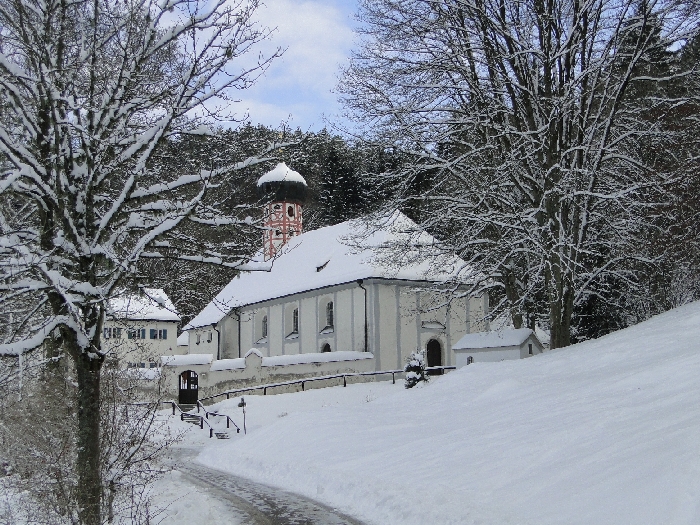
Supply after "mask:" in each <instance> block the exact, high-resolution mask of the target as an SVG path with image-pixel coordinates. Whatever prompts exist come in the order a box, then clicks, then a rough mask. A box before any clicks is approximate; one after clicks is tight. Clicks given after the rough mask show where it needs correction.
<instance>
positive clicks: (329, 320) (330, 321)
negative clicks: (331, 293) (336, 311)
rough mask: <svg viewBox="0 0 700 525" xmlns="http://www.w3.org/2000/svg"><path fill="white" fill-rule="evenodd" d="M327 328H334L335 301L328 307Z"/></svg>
mask: <svg viewBox="0 0 700 525" xmlns="http://www.w3.org/2000/svg"><path fill="white" fill-rule="evenodd" d="M326 326H327V327H328V328H333V301H330V302H329V303H328V304H327V305H326Z"/></svg>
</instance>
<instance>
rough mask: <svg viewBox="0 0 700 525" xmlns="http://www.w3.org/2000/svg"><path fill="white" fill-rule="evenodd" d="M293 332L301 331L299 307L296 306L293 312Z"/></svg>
mask: <svg viewBox="0 0 700 525" xmlns="http://www.w3.org/2000/svg"><path fill="white" fill-rule="evenodd" d="M292 333H293V334H298V333H299V308H295V309H294V311H293V312H292Z"/></svg>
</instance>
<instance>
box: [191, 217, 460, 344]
mask: <svg viewBox="0 0 700 525" xmlns="http://www.w3.org/2000/svg"><path fill="white" fill-rule="evenodd" d="M366 230H367V225H366V223H364V222H362V221H361V220H352V221H346V222H343V223H340V224H336V225H335V226H327V227H325V228H320V229H318V230H313V231H309V232H306V233H303V234H302V235H299V236H297V237H293V238H292V239H291V240H290V241H289V242H288V243H287V244H286V245H285V246H284V248H283V249H282V250H281V255H280V256H279V257H278V258H277V259H275V260H274V262H273V264H272V270H271V271H269V272H264V271H261V272H246V273H241V274H239V275H238V276H237V277H235V278H234V279H233V280H231V282H230V283H229V284H228V285H226V287H225V288H224V289H223V290H222V291H221V292H219V294H218V295H217V296H216V297H215V298H214V300H213V301H211V302H210V303H209V304H208V305H207V306H206V307H205V308H204V309H203V310H202V311H201V312H200V313H199V314H198V315H197V316H196V317H195V318H194V319H192V321H190V323H189V324H188V325H187V326H186V327H185V328H184V329H185V330H190V329H193V328H198V327H201V326H207V325H211V324H215V323H218V322H219V321H220V320H221V319H222V318H223V317H224V316H225V315H226V314H228V313H229V312H230V311H231V310H232V309H233V308H238V307H242V306H246V305H250V304H255V303H259V302H262V301H267V300H270V299H275V298H278V297H285V296H288V295H293V294H297V293H301V292H305V291H309V290H317V289H319V288H324V287H327V286H334V285H338V284H344V283H352V282H354V281H357V280H358V279H372V278H384V279H400V280H408V281H423V282H425V281H428V282H442V281H445V280H447V279H450V278H458V279H460V280H463V281H464V282H466V281H467V280H468V279H469V278H471V277H472V275H471V270H470V269H469V268H468V267H467V265H466V263H465V262H464V261H463V260H462V259H460V258H458V257H456V256H455V255H452V254H450V255H442V256H436V255H435V250H433V252H432V254H433V257H426V256H425V252H426V251H429V250H430V246H431V244H434V242H435V240H434V239H433V237H431V236H430V235H428V234H427V233H425V232H420V230H418V228H417V226H416V224H415V223H414V222H413V221H411V220H410V219H409V218H408V217H406V216H405V215H403V214H402V213H400V212H396V213H394V214H393V215H392V216H391V217H389V218H387V219H385V220H384V221H383V222H382V223H381V224H380V225H379V227H377V228H373V229H372V231H371V232H369V233H367V235H366V236H363V237H361V238H360V237H357V235H359V234H362V232H363V231H366ZM404 237H406V239H405V241H406V243H407V244H408V243H411V244H412V245H415V243H416V242H420V247H421V248H420V249H416V251H415V252H413V251H411V250H402V251H401V254H400V256H398V255H397V252H396V250H391V251H390V252H386V251H384V252H382V251H381V247H382V246H384V247H386V246H388V245H390V244H392V243H394V242H396V243H400V242H401V241H402V239H403V238H404ZM421 253H422V254H423V255H421ZM257 257H261V254H260V255H258V256H257Z"/></svg>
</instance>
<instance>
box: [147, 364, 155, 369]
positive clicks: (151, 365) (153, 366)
mask: <svg viewBox="0 0 700 525" xmlns="http://www.w3.org/2000/svg"><path fill="white" fill-rule="evenodd" d="M148 366H149V368H155V367H156V364H155V363H148Z"/></svg>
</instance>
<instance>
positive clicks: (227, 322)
mask: <svg viewBox="0 0 700 525" xmlns="http://www.w3.org/2000/svg"><path fill="white" fill-rule="evenodd" d="M218 328H219V331H220V332H221V359H234V358H236V357H239V356H238V314H237V313H236V312H232V313H230V314H229V315H227V316H225V317H224V318H223V319H222V320H221V321H219V327H218Z"/></svg>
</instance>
